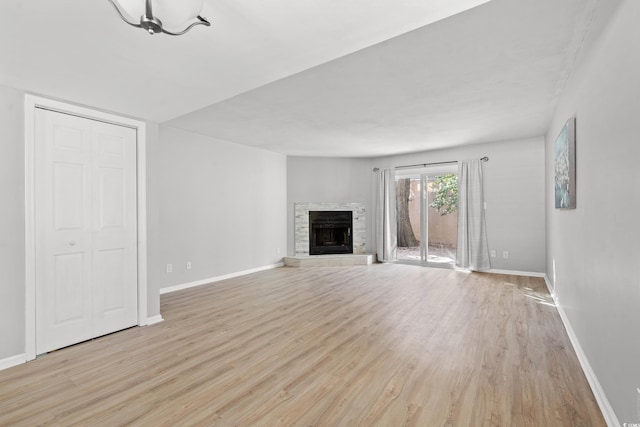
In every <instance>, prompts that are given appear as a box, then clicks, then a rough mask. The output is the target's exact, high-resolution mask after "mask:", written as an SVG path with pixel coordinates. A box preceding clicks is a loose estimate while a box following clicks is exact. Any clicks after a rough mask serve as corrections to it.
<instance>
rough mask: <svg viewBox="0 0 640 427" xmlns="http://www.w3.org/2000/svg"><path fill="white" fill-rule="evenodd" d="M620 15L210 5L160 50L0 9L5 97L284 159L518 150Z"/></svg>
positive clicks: (94, 25)
mask: <svg viewBox="0 0 640 427" xmlns="http://www.w3.org/2000/svg"><path fill="white" fill-rule="evenodd" d="M619 2H620V0H608V2H605V3H604V4H603V2H599V1H598V0H562V1H558V0H492V1H490V2H488V3H487V2H486V0H461V1H458V2H452V1H451V0H430V1H426V0H406V1H402V2H392V1H390V0H351V1H349V2H344V1H343V0H324V1H317V0H280V1H279V2H277V3H275V4H274V3H273V2H255V1H253V2H252V1H249V0H205V8H204V11H203V15H204V16H206V17H207V18H209V19H210V20H211V21H212V27H210V28H204V27H199V28H195V29H194V30H192V31H191V32H190V33H188V34H187V35H185V36H181V37H169V36H163V35H156V36H149V35H148V34H146V33H144V32H143V31H142V30H139V29H135V28H132V27H129V26H127V25H126V24H124V23H123V22H122V21H120V19H119V18H118V17H117V15H116V13H115V11H114V10H113V8H112V6H111V5H110V4H109V3H108V2H107V1H106V0H94V1H86V0H58V1H55V2H53V1H50V0H32V1H28V2H27V1H22V0H3V1H2V3H1V4H0V55H2V57H1V58H0V61H2V62H0V84H4V85H7V86H12V87H16V88H21V89H25V90H27V91H29V92H32V93H38V94H41V95H45V96H50V97H55V98H60V99H64V100H68V101H71V102H75V103H80V104H85V105H89V106H93V107H96V108H101V109H105V110H110V111H114V112H119V113H123V114H127V115H131V116H134V117H139V118H143V119H148V120H152V121H156V122H161V123H163V122H164V123H166V124H167V125H170V126H174V127H177V128H182V129H185V130H189V131H193V132H198V133H201V134H205V135H209V136H212V137H216V138H221V139H225V140H229V141H232V142H236V143H240V144H246V145H250V146H255V147H261V148H264V149H268V150H273V151H277V152H281V153H284V154H291V155H310V156H354V157H371V156H381V155H388V154H398V153H406V152H413V151H422V150H427V149H435V148H443V147H447V146H455V145H462V144H472V143H480V142H487V141H497V140H507V139H518V138H526V137H530V136H539V135H542V134H543V133H544V132H545V130H546V127H547V125H548V121H549V118H550V117H551V114H552V112H553V109H554V107H555V103H556V100H557V97H558V95H559V93H560V92H561V90H562V88H563V84H564V81H565V79H566V77H567V75H568V74H569V73H570V72H571V70H572V67H573V66H574V64H575V62H576V58H577V57H578V56H579V54H580V52H581V48H582V47H583V46H584V45H585V43H587V42H588V41H589V39H590V38H593V37H594V34H595V33H596V32H597V29H598V28H600V27H601V26H602V23H603V22H604V21H605V20H606V18H607V16H608V11H609V10H610V9H612V8H613V7H615V6H616V5H617V4H618V3H619ZM474 6H477V7H474ZM469 8H471V9H470V10H466V11H463V10H465V9H469ZM461 11H463V12H461ZM451 15H453V16H451ZM447 16H450V17H447ZM96 17H100V19H96ZM443 18H444V19H443Z"/></svg>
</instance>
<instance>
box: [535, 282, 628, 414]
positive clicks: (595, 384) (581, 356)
mask: <svg viewBox="0 0 640 427" xmlns="http://www.w3.org/2000/svg"><path fill="white" fill-rule="evenodd" d="M544 281H545V282H546V284H547V288H549V293H550V294H551V296H552V297H553V301H554V302H555V304H556V308H557V310H558V313H559V314H560V319H562V323H563V325H564V329H565V330H566V331H567V335H568V336H569V340H570V341H571V345H572V346H573V351H575V352H576V356H577V357H578V361H579V362H580V366H581V367H582V372H584V375H585V377H587V381H588V382H589V386H590V387H591V391H592V392H593V395H594V396H595V398H596V401H597V402H598V406H599V407H600V411H601V412H602V416H603V417H604V420H605V422H606V423H607V426H609V427H620V425H621V424H620V421H619V420H618V417H617V416H616V414H615V412H614V411H613V407H612V406H611V404H610V403H609V399H607V395H606V394H605V392H604V390H603V389H602V386H601V385H600V381H598V377H596V374H595V372H593V369H592V368H591V364H590V363H589V359H587V355H586V354H585V353H584V351H583V350H582V346H581V345H580V341H578V337H577V336H576V334H575V332H573V328H572V327H571V322H569V318H568V317H567V314H566V313H565V311H564V308H562V305H560V303H559V301H558V298H557V296H556V294H555V292H554V291H553V287H552V286H551V281H550V280H549V278H548V277H547V275H546V274H545V275H544Z"/></svg>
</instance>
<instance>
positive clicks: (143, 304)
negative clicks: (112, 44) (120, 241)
mask: <svg viewBox="0 0 640 427" xmlns="http://www.w3.org/2000/svg"><path fill="white" fill-rule="evenodd" d="M36 108H43V109H46V110H51V111H56V112H59V113H64V114H70V115H73V116H79V117H84V118H87V119H92V120H98V121H101V122H107V123H111V124H115V125H119V126H125V127H129V128H133V129H135V130H136V180H137V184H136V185H137V206H136V209H137V219H138V224H137V226H138V236H137V242H138V248H137V250H138V263H137V264H138V265H137V268H138V272H137V273H138V326H144V325H146V324H147V203H146V200H147V190H146V189H147V185H146V176H147V173H146V140H147V127H146V123H145V122H143V121H139V120H134V119H130V118H127V117H121V116H118V115H115V114H111V113H106V112H103V111H98V110H94V109H91V108H87V107H82V106H78V105H73V104H69V103H66V102H61V101H56V100H52V99H48V98H43V97H39V96H36V95H31V94H26V95H25V101H24V126H25V127H24V139H25V187H24V192H25V198H24V200H25V355H26V360H27V361H29V360H33V359H35V358H36V280H35V279H36V262H35V260H36V239H37V237H38V236H36V232H35V181H36V180H35V174H36V168H35V155H36V140H35V135H36V133H35V125H36V123H35V122H36V120H35V116H36Z"/></svg>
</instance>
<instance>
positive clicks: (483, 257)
mask: <svg viewBox="0 0 640 427" xmlns="http://www.w3.org/2000/svg"><path fill="white" fill-rule="evenodd" d="M482 188H483V187H482V161H481V160H478V159H473V160H465V161H461V162H460V163H459V165H458V247H457V254H456V265H457V266H458V267H460V268H465V269H469V270H474V271H486V270H489V269H490V268H491V261H490V258H489V246H488V244H487V230H486V229H487V226H486V220H485V210H484V192H483V189H482Z"/></svg>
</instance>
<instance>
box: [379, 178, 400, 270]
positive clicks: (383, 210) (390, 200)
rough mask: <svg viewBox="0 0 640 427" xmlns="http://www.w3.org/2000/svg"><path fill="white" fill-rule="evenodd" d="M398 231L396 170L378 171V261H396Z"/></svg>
mask: <svg viewBox="0 0 640 427" xmlns="http://www.w3.org/2000/svg"><path fill="white" fill-rule="evenodd" d="M397 231H398V225H397V223H396V174H395V170H394V169H380V170H378V176H377V192H376V252H377V254H378V261H380V262H389V261H395V260H396V250H397V247H398V237H397Z"/></svg>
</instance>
